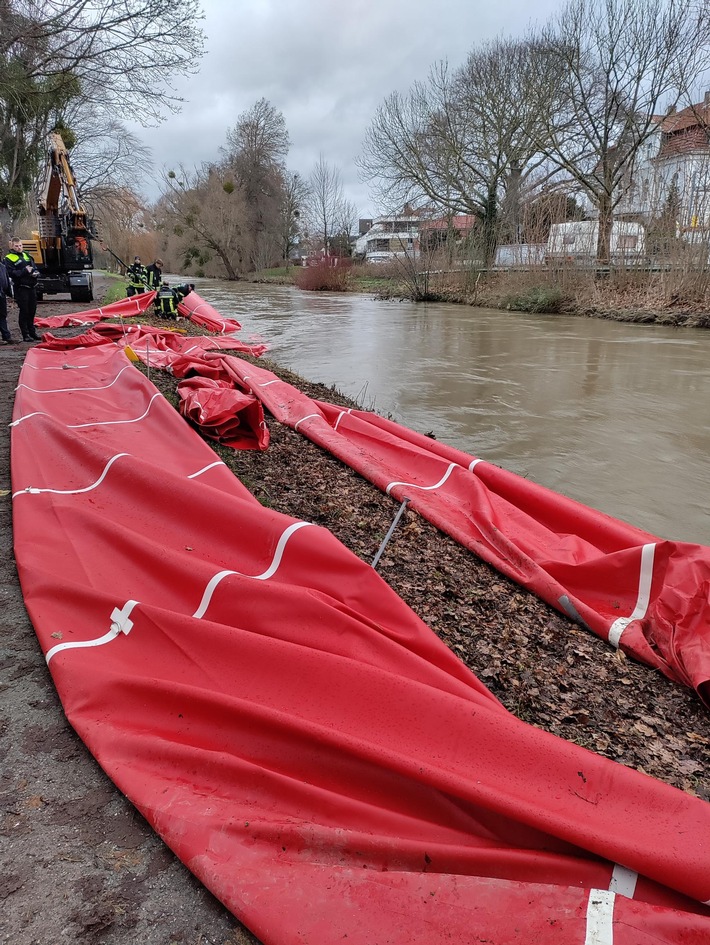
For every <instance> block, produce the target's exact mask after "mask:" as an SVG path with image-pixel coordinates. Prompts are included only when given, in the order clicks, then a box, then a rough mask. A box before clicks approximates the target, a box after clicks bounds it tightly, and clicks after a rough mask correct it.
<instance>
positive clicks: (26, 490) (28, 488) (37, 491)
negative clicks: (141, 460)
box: [12, 453, 131, 499]
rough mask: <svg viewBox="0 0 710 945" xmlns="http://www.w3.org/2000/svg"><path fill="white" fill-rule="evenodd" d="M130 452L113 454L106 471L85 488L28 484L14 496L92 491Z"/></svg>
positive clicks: (76, 493)
mask: <svg viewBox="0 0 710 945" xmlns="http://www.w3.org/2000/svg"><path fill="white" fill-rule="evenodd" d="M130 455H131V454H130V453H116V455H115V456H112V457H111V459H110V460H109V461H108V462H107V463H106V465H105V466H104V471H103V472H102V473H101V475H100V476H99V478H98V479H97V480H96V482H92V483H91V485H89V486H84V488H83V489H35V488H34V487H33V486H26V487H25V488H24V489H20V491H19V492H13V494H12V498H13V499H15V498H17V497H18V496H21V495H39V494H40V493H41V492H51V493H53V494H54V495H79V494H80V493H82V492H91V490H92V489H96V487H97V486H100V485H101V483H102V482H103V481H104V479H105V478H106V474H107V473H108V471H109V469H110V468H111V467H112V466H113V464H114V463H115V462H116V460H117V459H120V458H121V457H122V456H130Z"/></svg>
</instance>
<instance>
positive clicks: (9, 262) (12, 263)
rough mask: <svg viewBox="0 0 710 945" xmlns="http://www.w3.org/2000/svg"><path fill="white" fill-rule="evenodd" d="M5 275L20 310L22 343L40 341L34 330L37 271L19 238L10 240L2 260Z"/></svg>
mask: <svg viewBox="0 0 710 945" xmlns="http://www.w3.org/2000/svg"><path fill="white" fill-rule="evenodd" d="M4 263H5V267H6V269H7V274H8V275H9V277H10V279H11V281H12V291H13V296H14V298H15V302H16V303H17V307H18V309H19V310H20V313H19V319H18V320H19V323H20V333H21V334H22V340H23V341H41V340H42V338H41V337H40V335H38V334H37V330H36V329H35V313H36V312H37V279H38V278H39V269H38V268H37V267H36V266H35V261H34V259H33V258H32V257H31V256H30V254H29V253H26V252H25V251H24V250H23V248H22V240H21V239H20V238H19V236H13V238H12V239H11V240H10V252H9V253H8V254H7V256H5V259H4Z"/></svg>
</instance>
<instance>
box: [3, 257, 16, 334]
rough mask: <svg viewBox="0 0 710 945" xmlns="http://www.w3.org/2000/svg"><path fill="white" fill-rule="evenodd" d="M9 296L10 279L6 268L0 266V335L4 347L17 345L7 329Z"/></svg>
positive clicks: (10, 290)
mask: <svg viewBox="0 0 710 945" xmlns="http://www.w3.org/2000/svg"><path fill="white" fill-rule="evenodd" d="M11 294H12V288H11V285H10V277H9V275H8V274H7V267H6V266H5V265H4V264H0V334H1V335H2V340H3V344H6V345H14V344H17V342H16V341H15V339H14V338H13V337H12V335H11V334H10V329H9V328H8V327H7V297H8V295H11Z"/></svg>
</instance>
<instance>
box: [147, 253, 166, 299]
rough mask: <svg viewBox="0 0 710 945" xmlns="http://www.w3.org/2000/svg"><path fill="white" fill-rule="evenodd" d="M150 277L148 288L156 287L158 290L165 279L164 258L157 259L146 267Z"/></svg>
mask: <svg viewBox="0 0 710 945" xmlns="http://www.w3.org/2000/svg"><path fill="white" fill-rule="evenodd" d="M146 275H147V277H148V288H149V289H155V291H156V292H157V291H158V289H159V288H160V285H161V283H162V281H163V260H162V259H156V260H155V262H154V263H153V264H152V265H150V266H148V268H147V269H146Z"/></svg>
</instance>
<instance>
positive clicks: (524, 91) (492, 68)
mask: <svg viewBox="0 0 710 945" xmlns="http://www.w3.org/2000/svg"><path fill="white" fill-rule="evenodd" d="M537 45H538V44H537V41H536V40H535V39H534V38H532V37H529V38H527V39H525V40H522V41H513V40H505V39H498V40H495V41H494V42H491V43H488V44H486V45H484V46H482V47H481V48H479V49H474V50H472V51H471V53H470V54H469V56H468V59H467V62H466V63H465V65H464V66H463V67H461V68H460V69H457V70H454V71H453V72H452V71H450V69H449V67H448V66H447V64H446V63H439V64H438V65H437V66H435V67H434V68H433V69H432V71H431V72H430V74H429V77H428V80H427V82H425V83H416V84H415V85H414V86H413V88H412V90H411V91H410V93H409V94H408V95H406V96H402V95H400V94H399V93H394V94H392V95H390V96H389V97H388V98H387V99H386V100H385V102H384V103H383V104H382V105H381V106H380V108H379V109H378V111H377V114H376V116H375V119H374V120H373V122H372V124H371V126H370V128H369V130H368V132H367V135H366V138H365V142H364V145H363V153H362V156H361V158H360V160H359V162H358V163H359V165H360V168H361V170H362V172H363V176H364V177H365V179H366V180H369V181H370V182H371V183H375V186H376V192H378V194H379V196H380V198H388V202H389V203H390V205H392V204H394V205H397V206H401V205H402V204H404V203H405V202H415V203H416V202H422V201H428V202H430V203H433V204H434V205H436V206H437V207H439V208H441V209H443V210H444V211H447V212H450V213H465V214H474V215H475V216H477V217H478V218H479V219H480V221H481V227H482V229H481V233H482V239H481V242H482V245H483V250H484V255H485V258H486V259H490V258H491V257H492V254H493V252H494V250H495V243H496V239H497V228H498V224H499V222H500V221H499V216H500V211H501V204H502V201H503V200H504V198H505V196H506V194H508V200H507V202H506V204H505V209H506V210H507V214H508V217H509V220H510V222H511V225H512V226H513V228H515V227H516V226H517V223H518V221H517V219H516V218H515V217H516V214H517V207H518V203H519V201H518V198H517V197H516V196H515V195H514V192H516V191H519V189H520V188H521V186H522V185H523V183H524V181H525V179H526V178H527V176H528V175H530V174H531V173H533V172H534V171H538V170H539V167H540V165H541V163H542V162H543V160H544V159H543V158H542V157H541V155H540V152H539V151H538V149H537V146H536V140H537V138H538V136H539V130H540V114H539V110H540V108H541V107H542V105H541V102H540V98H541V97H542V92H538V95H537V100H535V98H534V97H533V95H532V94H531V88H530V84H531V78H532V76H533V75H535V77H536V78H537V77H538V76H537V75H536V72H537V69H538V67H539V62H540V59H539V56H538V49H537ZM550 66H551V68H552V67H554V63H550ZM553 84H554V81H553V78H552V77H548V81H547V82H546V83H545V84H544V85H543V88H544V89H549V88H550V87H551V86H552V85H553Z"/></svg>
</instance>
